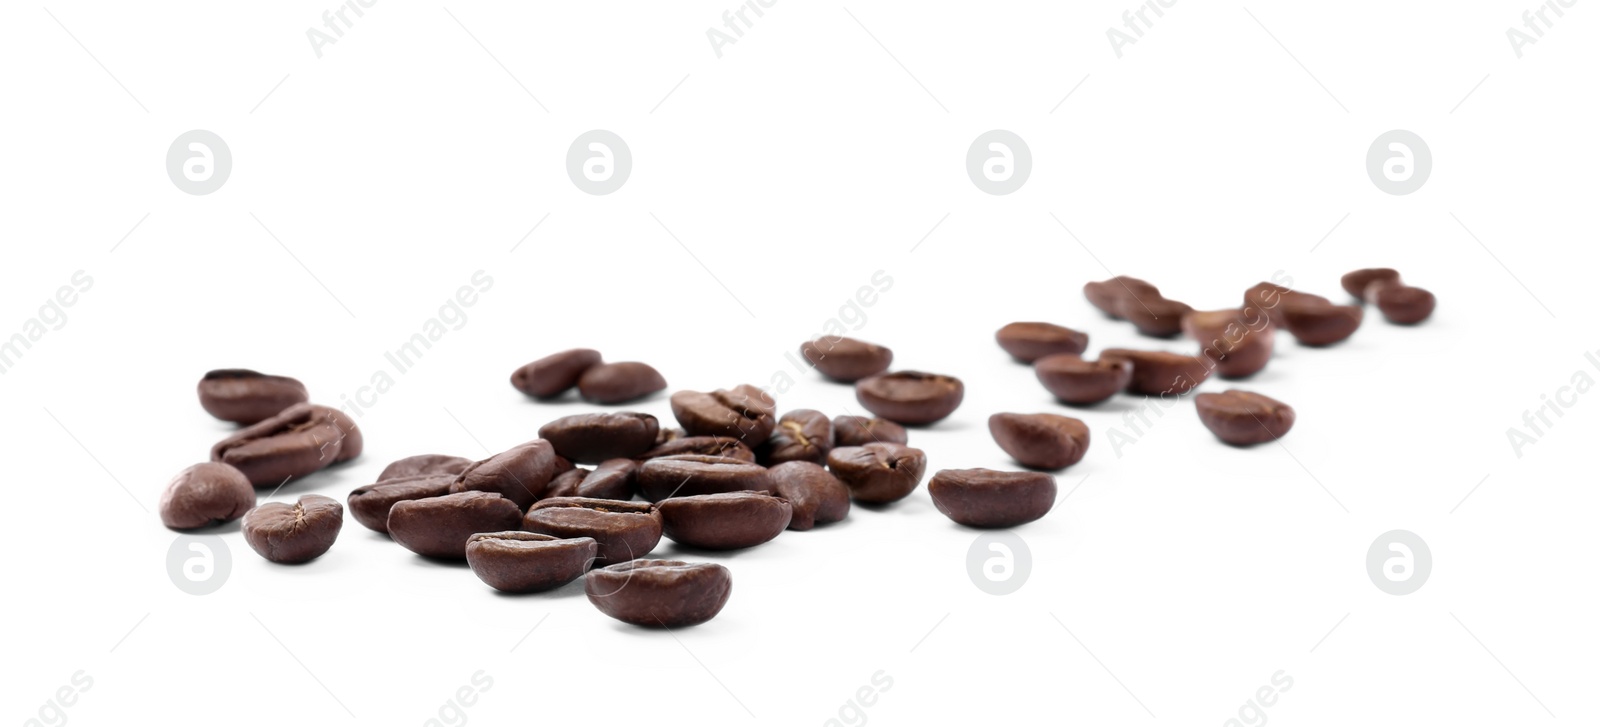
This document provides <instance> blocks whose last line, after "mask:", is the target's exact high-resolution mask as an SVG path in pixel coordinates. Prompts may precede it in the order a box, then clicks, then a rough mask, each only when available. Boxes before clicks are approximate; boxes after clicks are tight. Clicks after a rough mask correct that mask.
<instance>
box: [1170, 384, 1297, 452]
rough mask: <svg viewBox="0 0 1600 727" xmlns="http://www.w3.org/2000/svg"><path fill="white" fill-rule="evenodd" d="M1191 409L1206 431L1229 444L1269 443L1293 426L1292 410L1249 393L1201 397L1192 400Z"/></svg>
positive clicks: (1223, 393) (1238, 392) (1235, 391)
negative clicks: (1198, 417)
mask: <svg viewBox="0 0 1600 727" xmlns="http://www.w3.org/2000/svg"><path fill="white" fill-rule="evenodd" d="M1194 408H1195V410H1196V411H1198V412H1199V413H1200V422H1201V423H1202V424H1204V425H1206V429H1210V430H1211V433H1212V434H1215V435H1217V438H1218V439H1221V440H1222V441H1224V442H1227V443H1228V444H1235V445H1240V446H1243V445H1249V444H1261V443H1262V442H1270V441H1272V440H1274V439H1277V438H1279V437H1282V436H1283V435H1285V434H1288V433H1289V428H1290V427H1293V426H1294V409H1293V408H1291V407H1290V406H1289V405H1288V404H1285V403H1283V402H1281V401H1278V400H1276V399H1269V398H1267V397H1265V396H1262V395H1260V394H1257V393H1255V392H1251V391H1239V390H1238V389H1229V390H1227V391H1224V392H1222V393H1220V394H1200V395H1199V396H1196V397H1195V398H1194Z"/></svg>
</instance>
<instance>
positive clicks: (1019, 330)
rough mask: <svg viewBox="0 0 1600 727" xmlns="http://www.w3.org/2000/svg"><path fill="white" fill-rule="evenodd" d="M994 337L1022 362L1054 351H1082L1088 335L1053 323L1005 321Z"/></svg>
mask: <svg viewBox="0 0 1600 727" xmlns="http://www.w3.org/2000/svg"><path fill="white" fill-rule="evenodd" d="M994 339H995V341H997V342H999V343H1000V347H1001V348H1003V349H1005V351H1006V353H1009V354H1011V357H1012V358H1014V359H1016V360H1018V361H1021V362H1022V363H1033V362H1034V361H1037V360H1039V359H1041V358H1044V357H1045V356H1050V355H1053V354H1058V353H1074V354H1076V353H1083V350H1084V349H1086V348H1088V347H1089V334H1087V333H1082V332H1079V331H1074V330H1072V329H1071V328H1067V327H1065V326H1058V325H1056V324H1054V323H1038V322H1023V323H1008V324H1006V325H1005V326H1004V327H1002V328H1001V329H1000V330H998V331H995V334H994Z"/></svg>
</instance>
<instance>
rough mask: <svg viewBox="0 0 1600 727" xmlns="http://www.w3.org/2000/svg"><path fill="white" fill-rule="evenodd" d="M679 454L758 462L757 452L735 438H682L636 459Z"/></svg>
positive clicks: (656, 447) (657, 447)
mask: <svg viewBox="0 0 1600 727" xmlns="http://www.w3.org/2000/svg"><path fill="white" fill-rule="evenodd" d="M679 454H703V455H707V456H710V457H727V458H729V459H737V460H741V461H744V462H750V463H754V462H755V461H756V453H755V450H752V449H750V447H748V446H746V445H745V444H744V443H743V442H741V441H739V440H737V439H734V438H733V437H680V438H678V439H674V440H671V441H668V442H664V443H662V444H658V445H656V446H655V447H654V448H652V449H651V450H650V451H648V452H645V453H644V454H641V455H639V456H638V457H635V458H634V459H638V460H640V461H645V460H652V459H657V458H660V457H671V456H673V455H679Z"/></svg>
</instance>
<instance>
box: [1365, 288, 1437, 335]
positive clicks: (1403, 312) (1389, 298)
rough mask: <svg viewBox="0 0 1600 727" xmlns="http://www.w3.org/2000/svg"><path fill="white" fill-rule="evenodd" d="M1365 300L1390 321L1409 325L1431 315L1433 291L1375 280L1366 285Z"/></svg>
mask: <svg viewBox="0 0 1600 727" xmlns="http://www.w3.org/2000/svg"><path fill="white" fill-rule="evenodd" d="M1366 297H1367V302H1368V303H1372V304H1373V305H1376V306H1378V310H1379V311H1381V312H1382V313H1383V317H1384V318H1385V319H1387V320H1388V321H1389V322H1390V323H1397V324H1399V325H1403V326H1409V325H1413V324H1416V323H1421V322H1423V321H1425V320H1427V319H1428V316H1431V315H1433V307H1434V305H1435V303H1436V301H1435V300H1434V298H1433V293H1430V292H1428V291H1426V290H1423V289H1422V288H1414V287H1411V286H1409V285H1405V284H1403V283H1383V282H1375V283H1373V284H1372V285H1370V286H1368V287H1367V296H1366Z"/></svg>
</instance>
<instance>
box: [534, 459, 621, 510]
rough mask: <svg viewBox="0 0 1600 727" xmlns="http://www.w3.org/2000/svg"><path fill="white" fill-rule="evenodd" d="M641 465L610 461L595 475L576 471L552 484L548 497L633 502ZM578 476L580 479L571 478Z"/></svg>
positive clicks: (584, 471) (586, 471) (595, 471)
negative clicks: (635, 482)
mask: <svg viewBox="0 0 1600 727" xmlns="http://www.w3.org/2000/svg"><path fill="white" fill-rule="evenodd" d="M638 471H639V463H638V462H637V461H634V460H631V459H621V458H618V459H608V460H606V461H604V462H601V463H600V465H599V466H598V467H595V468H594V470H593V471H590V470H583V469H575V470H572V472H568V473H563V474H561V475H558V476H556V478H555V479H554V480H551V481H550V489H549V490H547V491H545V495H544V496H545V497H546V498H551V497H589V498H594V499H600V500H629V499H632V498H633V492H634V490H635V489H636V486H635V484H634V481H635V479H636V477H635V476H636V474H637V473H638ZM573 474H576V477H569V475H573Z"/></svg>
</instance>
